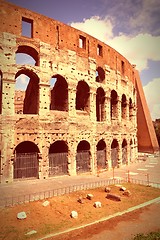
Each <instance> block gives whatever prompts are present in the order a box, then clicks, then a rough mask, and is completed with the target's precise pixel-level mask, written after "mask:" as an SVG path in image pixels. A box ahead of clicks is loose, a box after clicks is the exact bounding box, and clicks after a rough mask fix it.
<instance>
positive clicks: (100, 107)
mask: <svg viewBox="0 0 160 240" xmlns="http://www.w3.org/2000/svg"><path fill="white" fill-rule="evenodd" d="M96 117H97V121H98V122H103V121H105V92H104V90H103V88H101V87H100V88H98V89H97V93H96Z"/></svg>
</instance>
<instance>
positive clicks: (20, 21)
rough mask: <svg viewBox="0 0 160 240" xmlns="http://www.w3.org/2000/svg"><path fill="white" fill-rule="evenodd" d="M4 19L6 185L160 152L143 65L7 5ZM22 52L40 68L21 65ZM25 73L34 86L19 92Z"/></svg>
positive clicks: (2, 175) (0, 31)
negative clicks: (143, 80) (18, 59)
mask: <svg viewBox="0 0 160 240" xmlns="http://www.w3.org/2000/svg"><path fill="white" fill-rule="evenodd" d="M0 16H1V22H0V80H1V81H0V83H1V84H0V119H1V122H0V139H1V146H0V182H1V183H7V182H12V181H14V180H20V179H32V178H33V179H34V178H37V179H47V178H51V177H54V176H60V175H62V176H63V175H70V176H73V175H78V174H84V173H85V174H96V172H97V169H98V170H99V171H103V170H110V169H112V168H114V167H120V166H121V165H123V164H131V163H132V162H134V161H136V160H137V157H138V151H143V152H154V151H156V150H157V149H158V143H157V139H156V136H155V132H154V129H153V125H152V121H151V118H150V115H149V110H148V107H147V104H146V101H145V97H144V93H143V89H142V85H141V82H140V78H139V75H138V71H137V70H136V66H135V65H132V64H131V63H129V61H128V60H127V59H126V58H124V57H123V56H122V55H121V54H120V53H118V52H117V51H116V50H115V49H113V48H111V47H110V46H108V45H106V44H105V43H103V42H101V41H99V40H98V39H95V38H94V37H92V36H90V35H88V34H86V33H84V32H82V31H79V30H77V29H74V28H72V27H70V26H68V25H65V24H63V23H61V22H59V21H56V20H54V19H50V18H48V17H45V16H43V15H40V14H38V13H35V12H32V11H30V10H28V9H24V8H21V7H18V6H15V5H13V4H11V3H8V2H5V1H3V0H2V1H1V3H0ZM24 26H27V28H28V31H27V33H25V29H24ZM18 54H27V55H29V56H30V57H31V58H32V59H33V61H34V63H32V64H24V63H21V64H20V63H17V62H16V56H17V55H18ZM22 74H23V76H24V75H25V76H27V78H28V79H29V82H28V85H27V88H26V90H25V91H18V90H16V83H17V81H18V78H19V77H20V76H21V75H22ZM137 109H138V110H137ZM144 139H145V141H144Z"/></svg>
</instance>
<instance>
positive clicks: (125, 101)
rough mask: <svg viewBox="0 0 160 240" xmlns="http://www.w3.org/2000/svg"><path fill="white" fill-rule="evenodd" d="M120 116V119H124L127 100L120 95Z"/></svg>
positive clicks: (124, 96)
mask: <svg viewBox="0 0 160 240" xmlns="http://www.w3.org/2000/svg"><path fill="white" fill-rule="evenodd" d="M121 114H122V119H126V114H127V100H126V95H125V94H123V95H122V100H121Z"/></svg>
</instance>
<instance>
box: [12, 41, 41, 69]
mask: <svg viewBox="0 0 160 240" xmlns="http://www.w3.org/2000/svg"><path fill="white" fill-rule="evenodd" d="M16 64H28V65H35V66H39V56H38V52H37V51H36V50H35V49H34V48H32V47H30V46H26V45H23V46H19V47H18V49H17V51H16Z"/></svg>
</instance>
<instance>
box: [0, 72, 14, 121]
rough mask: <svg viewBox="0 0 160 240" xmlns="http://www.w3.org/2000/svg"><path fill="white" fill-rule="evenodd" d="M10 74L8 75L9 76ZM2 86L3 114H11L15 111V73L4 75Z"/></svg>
mask: <svg viewBox="0 0 160 240" xmlns="http://www.w3.org/2000/svg"><path fill="white" fill-rule="evenodd" d="M7 75H8V76H7ZM2 82H3V85H2V86H3V87H2V115H4V116H11V115H14V113H15V108H14V97H15V79H14V75H13V74H12V75H9V74H7V73H6V74H4V75H3V79H2Z"/></svg>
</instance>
